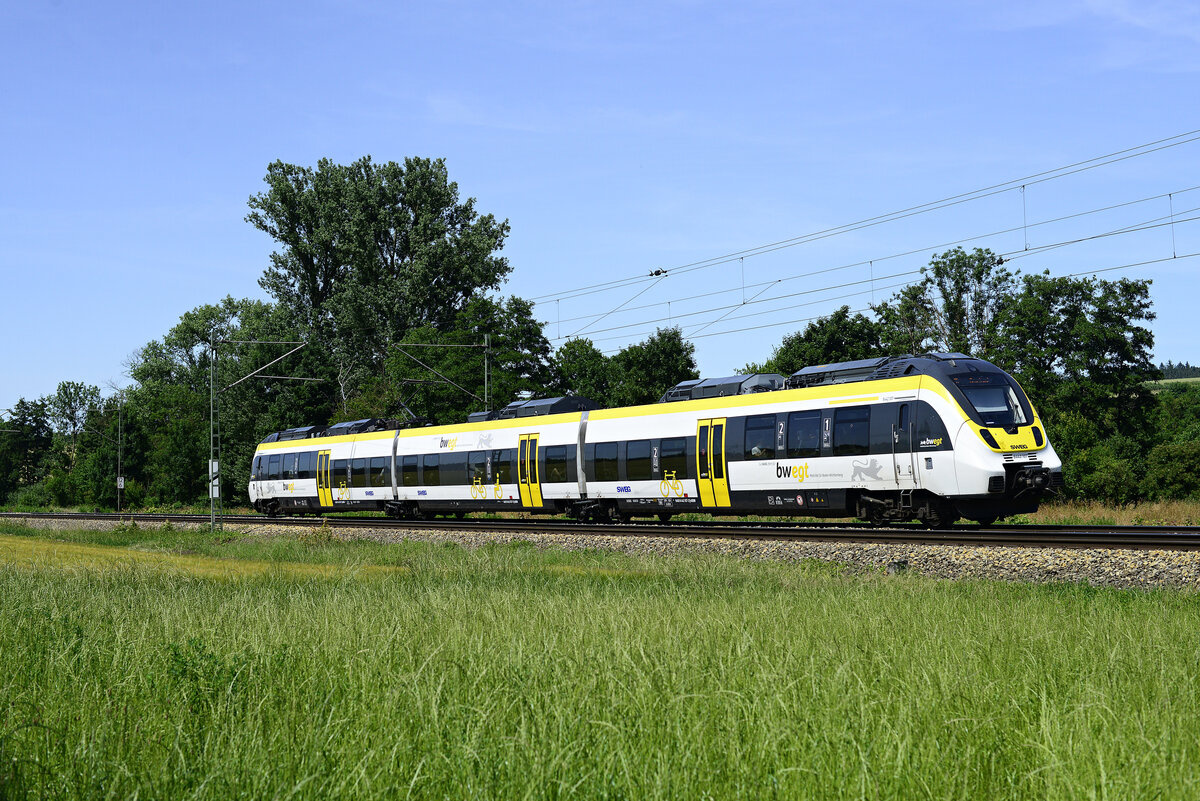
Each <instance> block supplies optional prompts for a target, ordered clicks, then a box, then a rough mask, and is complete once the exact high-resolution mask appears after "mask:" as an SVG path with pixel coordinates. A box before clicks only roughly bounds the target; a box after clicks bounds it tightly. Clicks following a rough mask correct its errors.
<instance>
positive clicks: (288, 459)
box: [283, 453, 296, 481]
mask: <svg viewBox="0 0 1200 801" xmlns="http://www.w3.org/2000/svg"><path fill="white" fill-rule="evenodd" d="M283 480H284V481H295V480H296V454H294V453H285V454H284V455H283Z"/></svg>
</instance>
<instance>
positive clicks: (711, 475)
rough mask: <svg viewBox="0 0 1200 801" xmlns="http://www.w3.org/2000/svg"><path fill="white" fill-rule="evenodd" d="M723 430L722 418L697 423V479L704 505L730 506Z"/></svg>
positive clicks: (724, 427) (723, 419)
mask: <svg viewBox="0 0 1200 801" xmlns="http://www.w3.org/2000/svg"><path fill="white" fill-rule="evenodd" d="M726 428H727V426H726V424H725V418H724V417H713V418H709V419H707V420H698V421H696V477H697V484H699V486H700V503H701V504H702V505H703V506H708V507H721V508H728V507H729V473H728V470H727V467H728V460H727V459H726V458H725V453H726V451H725V431H726Z"/></svg>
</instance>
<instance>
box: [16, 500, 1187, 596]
mask: <svg viewBox="0 0 1200 801" xmlns="http://www.w3.org/2000/svg"><path fill="white" fill-rule="evenodd" d="M13 522H19V523H21V524H23V525H27V526H29V527H33V528H41V529H54V528H74V529H79V528H87V529H104V528H110V527H113V526H115V525H119V523H117V522H116V521H105V520H71V521H65V520H55V519H45V518H36V517H31V518H20V519H14V521H13ZM175 525H176V527H178V528H191V527H194V528H207V526H206V525H205V526H200V525H199V524H188V523H177V524H175ZM314 535H317V536H320V537H322V538H324V537H329V538H333V539H341V540H354V539H367V540H373V541H376V542H384V543H388V542H401V541H406V540H407V541H425V542H443V543H453V544H457V545H460V546H463V547H466V548H479V547H484V546H487V545H496V544H507V543H516V542H528V543H531V544H532V545H534V546H536V547H539V548H562V549H565V550H587V549H600V550H606V551H615V552H620V553H625V554H630V555H639V556H647V555H649V556H662V557H670V556H672V555H678V554H685V553H691V554H694V553H712V554H721V555H725V556H733V557H738V558H743V559H754V560H763V561H782V562H797V561H801V560H805V559H815V560H820V561H824V562H835V563H838V564H842V565H844V566H845V567H846V569H847V570H848V571H850V572H862V573H870V572H882V573H886V574H889V575H894V574H904V573H913V574H919V575H923V576H929V577H933V578H942V579H950V580H972V579H985V580H1000V581H1014V582H1029V583H1036V584H1046V583H1055V582H1060V583H1083V584H1090V585H1094V586H1104V587H1119V588H1138V589H1155V588H1159V587H1176V588H1186V589H1197V590H1200V551H1178V550H1141V549H1136V550H1135V549H1123V548H1061V547H1032V546H1021V547H1010V546H996V545H987V546H972V545H940V544H914V543H895V544H893V543H861V542H818V541H807V540H754V539H733V538H721V537H714V538H704V539H690V538H678V537H655V536H644V535H641V536H635V537H631V536H626V535H621V534H592V533H582V532H581V533H560V532H538V531H516V530H514V531H503V532H497V531H488V532H469V531H455V530H438V529H424V530H407V529H396V528H372V527H354V528H348V527H336V528H323V527H321V526H320V525H314V526H312V527H298V526H296V525H278V524H273V523H269V522H264V523H261V524H243V523H237V524H227V525H226V526H225V536H242V537H297V536H300V537H305V536H314Z"/></svg>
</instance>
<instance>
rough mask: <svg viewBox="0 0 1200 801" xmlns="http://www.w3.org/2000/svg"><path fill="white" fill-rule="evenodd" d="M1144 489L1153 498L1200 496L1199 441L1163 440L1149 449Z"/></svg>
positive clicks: (1167, 498) (1169, 498) (1168, 498)
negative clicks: (1160, 443)
mask: <svg viewBox="0 0 1200 801" xmlns="http://www.w3.org/2000/svg"><path fill="white" fill-rule="evenodd" d="M1142 490H1143V492H1145V494H1146V496H1147V497H1148V498H1152V499H1154V500H1171V499H1182V498H1197V497H1200V442H1180V443H1164V444H1162V445H1159V446H1158V447H1156V448H1155V449H1154V450H1152V451H1150V456H1149V458H1147V460H1146V478H1145V479H1144V480H1143V482H1142Z"/></svg>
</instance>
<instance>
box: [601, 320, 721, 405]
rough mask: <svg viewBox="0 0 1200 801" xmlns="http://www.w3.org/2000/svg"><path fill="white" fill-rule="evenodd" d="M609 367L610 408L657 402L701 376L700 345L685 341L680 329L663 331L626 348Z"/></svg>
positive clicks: (664, 329)
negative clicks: (697, 348)
mask: <svg viewBox="0 0 1200 801" xmlns="http://www.w3.org/2000/svg"><path fill="white" fill-rule="evenodd" d="M609 365H610V373H609V375H610V386H611V388H612V396H611V399H610V402H609V403H608V404H606V405H611V406H638V405H640V404H645V403H654V402H656V401H657V400H658V399H659V398H660V397H662V395H663V393H664V392H666V391H667V390H668V389H670V388H671V387H673V386H675V385H676V384H678V383H679V382H680V381H686V380H688V379H689V378H698V377H699V376H700V373H699V372H698V371H697V370H696V346H695V345H693V344H692V343H691V342H688V341H687V340H685V339H684V338H683V331H682V329H680V328H679V327H678V326H676V327H674V328H659V329H658V330H657V331H655V332H654V333H653V334H651V335H650V336H649V337H647V338H646V339H645V340H644V341H642V342H638V343H636V344H633V345H630V346H628V347H626V348H623V349H622V350H621V351H620V352H618V353H617V354H616V355H615V356H613V357H612V360H611V361H610V363H609ZM593 400H596V402H597V403H601V404H604V401H603V400H601V399H593Z"/></svg>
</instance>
